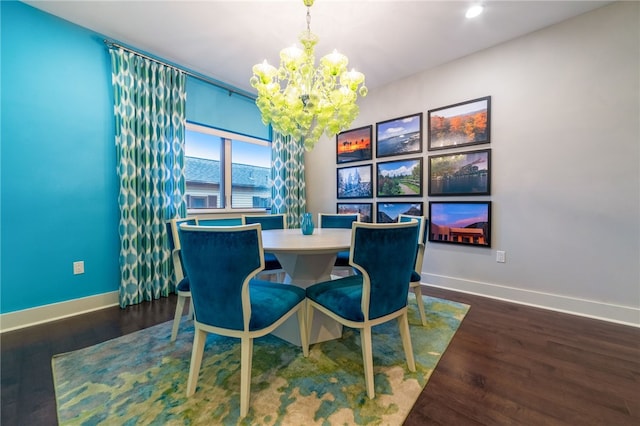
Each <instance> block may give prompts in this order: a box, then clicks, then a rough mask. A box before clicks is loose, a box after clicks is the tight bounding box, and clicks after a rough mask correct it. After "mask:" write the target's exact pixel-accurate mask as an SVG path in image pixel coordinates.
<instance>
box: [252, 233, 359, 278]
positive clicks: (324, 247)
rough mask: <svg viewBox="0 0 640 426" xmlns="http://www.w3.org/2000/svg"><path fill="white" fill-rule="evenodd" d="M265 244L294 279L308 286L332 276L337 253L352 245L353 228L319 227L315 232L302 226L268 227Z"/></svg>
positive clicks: (346, 249) (263, 243)
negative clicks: (309, 232) (286, 227)
mask: <svg viewBox="0 0 640 426" xmlns="http://www.w3.org/2000/svg"><path fill="white" fill-rule="evenodd" d="M262 247H263V249H264V251H265V253H273V254H275V256H276V257H277V258H278V261H279V262H280V264H281V265H282V268H283V269H284V270H285V272H286V273H287V275H288V279H289V280H290V282H292V283H294V284H296V285H298V286H300V287H303V288H306V287H308V286H309V285H311V284H315V283H317V282H321V281H327V280H330V279H331V270H332V269H333V264H334V263H335V261H336V255H337V254H338V252H340V251H348V250H349V248H350V247H351V229H334V228H316V229H314V230H313V234H312V235H304V234H302V231H300V230H299V229H270V230H265V231H262Z"/></svg>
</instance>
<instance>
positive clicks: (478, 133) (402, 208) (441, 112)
mask: <svg viewBox="0 0 640 426" xmlns="http://www.w3.org/2000/svg"><path fill="white" fill-rule="evenodd" d="M425 127H426V129H427V130H426V132H424V131H423V130H424V128H425ZM424 133H426V135H427V138H426V147H427V152H428V153H429V154H432V155H426V158H425V155H424V153H423V141H424V137H423V135H424ZM490 142H491V96H485V97H482V98H477V99H472V100H468V101H464V102H459V103H455V104H451V105H447V106H443V107H438V108H434V109H430V110H428V111H427V113H426V123H423V113H422V112H417V113H415V114H411V115H405V116H401V117H397V118H392V119H388V120H384V121H380V122H377V123H376V125H375V141H374V127H373V125H368V126H364V127H359V128H354V129H350V130H346V131H344V132H342V133H339V134H338V135H337V136H336V164H337V168H336V185H337V198H338V202H337V204H336V212H337V213H360V217H361V220H363V221H365V222H378V223H390V222H396V221H397V220H398V216H399V215H401V214H408V215H415V216H426V217H427V218H429V222H428V223H429V228H428V241H430V242H434V243H448V244H461V245H471V246H478V247H491V201H489V200H479V199H469V198H468V197H476V196H490V195H491V149H490V148H486V147H479V149H474V148H472V147H474V146H475V145H485V144H489V143H490ZM374 146H375V149H374ZM374 151H375V152H374ZM440 151H442V152H440ZM374 154H375V155H374ZM374 158H375V159H374ZM374 173H375V175H374ZM425 179H426V187H427V188H426V191H425V189H424V187H425ZM425 192H426V195H427V197H428V200H427V203H425V200H424V195H425ZM453 197H456V198H455V200H454V199H453ZM458 197H459V198H458ZM425 205H426V207H425ZM374 206H375V209H374Z"/></svg>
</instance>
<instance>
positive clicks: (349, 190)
mask: <svg viewBox="0 0 640 426" xmlns="http://www.w3.org/2000/svg"><path fill="white" fill-rule="evenodd" d="M372 171H373V166H372V165H371V164H366V165H364V166H354V167H343V168H341V169H338V171H337V174H338V175H337V179H336V180H337V188H338V191H337V194H338V198H371V197H373V185H372V180H371V174H372Z"/></svg>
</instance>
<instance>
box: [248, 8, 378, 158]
mask: <svg viewBox="0 0 640 426" xmlns="http://www.w3.org/2000/svg"><path fill="white" fill-rule="evenodd" d="M313 1H314V0H303V2H304V4H305V6H307V29H306V31H303V32H302V33H301V34H300V36H299V41H300V43H301V44H302V47H303V49H300V48H298V47H297V46H291V47H288V48H285V49H283V50H282V51H280V67H279V68H277V69H276V68H275V67H273V66H271V65H269V64H268V63H267V61H266V60H265V61H264V62H263V63H261V64H256V65H254V66H253V76H252V77H251V80H250V83H251V86H253V87H254V88H255V89H256V90H257V91H258V97H257V99H256V105H257V106H258V108H259V109H260V113H261V114H262V122H263V123H264V124H265V125H269V124H271V126H272V127H273V129H274V130H275V131H276V132H278V133H280V134H282V135H285V136H291V137H292V138H293V139H294V140H295V141H299V142H303V143H304V146H305V148H306V149H307V150H310V149H312V148H313V147H314V145H315V144H316V142H317V141H318V140H319V139H320V137H321V136H322V134H323V133H324V134H325V135H327V136H328V137H333V136H335V135H336V134H337V133H339V132H341V131H342V130H345V129H348V128H349V126H350V125H351V123H352V122H353V120H354V119H355V118H356V117H357V116H358V113H359V108H358V105H356V101H357V99H358V95H360V96H363V97H364V96H366V95H367V87H366V86H365V85H364V75H363V74H362V73H360V72H357V71H355V70H351V71H348V70H347V64H348V62H349V60H348V59H347V57H346V56H345V55H342V54H340V53H338V52H337V51H335V50H334V51H333V53H330V54H328V55H325V56H323V57H322V58H321V59H320V65H319V66H318V68H316V67H315V55H314V46H315V45H316V44H317V42H318V36H316V35H315V34H313V33H312V32H311V6H312V5H313Z"/></svg>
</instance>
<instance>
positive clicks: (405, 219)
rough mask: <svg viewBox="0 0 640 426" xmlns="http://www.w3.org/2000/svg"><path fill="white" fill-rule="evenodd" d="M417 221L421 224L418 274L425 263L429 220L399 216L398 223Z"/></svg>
mask: <svg viewBox="0 0 640 426" xmlns="http://www.w3.org/2000/svg"><path fill="white" fill-rule="evenodd" d="M414 219H415V220H417V221H418V224H419V228H418V248H417V250H416V261H415V271H416V272H417V273H421V272H422V263H423V261H424V249H425V244H426V243H427V229H429V219H427V218H426V217H425V216H411V215H408V214H401V215H398V222H411V221H412V220H414Z"/></svg>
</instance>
